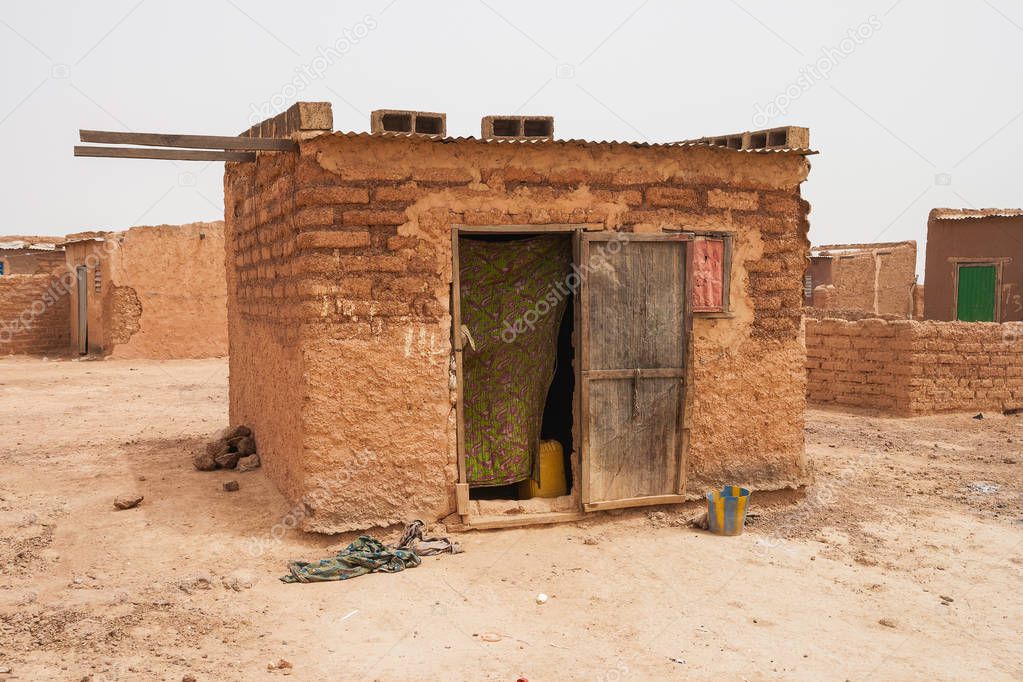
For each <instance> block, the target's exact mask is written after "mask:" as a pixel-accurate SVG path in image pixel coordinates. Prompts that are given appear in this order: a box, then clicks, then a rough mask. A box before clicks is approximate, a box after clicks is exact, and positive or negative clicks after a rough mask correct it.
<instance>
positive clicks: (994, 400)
mask: <svg viewBox="0 0 1023 682" xmlns="http://www.w3.org/2000/svg"><path fill="white" fill-rule="evenodd" d="M806 368H807V399H808V400H809V401H810V402H812V403H822V404H833V405H845V406H853V407H864V408H872V409H877V410H881V411H883V412H887V413H890V414H895V415H903V416H909V415H920V414H933V413H938V412H956V411H972V410H1004V409H1010V408H1018V407H1023V324H1019V323H1007V324H994V323H986V322H920V321H911V320H898V321H885V320H879V319H867V320H858V321H855V322H849V321H845V320H837V319H830V318H828V319H823V320H813V319H807V320H806Z"/></svg>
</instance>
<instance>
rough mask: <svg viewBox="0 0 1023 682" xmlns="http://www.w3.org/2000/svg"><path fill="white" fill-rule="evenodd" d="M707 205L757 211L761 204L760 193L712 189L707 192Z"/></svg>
mask: <svg viewBox="0 0 1023 682" xmlns="http://www.w3.org/2000/svg"><path fill="white" fill-rule="evenodd" d="M707 205H708V206H711V207H712V208H730V209H732V210H733V211H755V210H757V208H758V207H759V206H760V195H758V194H757V193H756V192H732V191H725V190H722V189H712V190H710V191H709V192H707Z"/></svg>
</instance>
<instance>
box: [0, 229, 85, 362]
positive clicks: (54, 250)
mask: <svg viewBox="0 0 1023 682" xmlns="http://www.w3.org/2000/svg"><path fill="white" fill-rule="evenodd" d="M59 241H60V240H59V239H58V238H54V237H20V236H12V237H0V355H12V354H26V355H54V354H63V353H64V352H65V350H66V348H67V344H68V332H69V328H68V316H69V314H70V308H69V303H68V298H67V287H66V285H65V281H64V280H63V279H62V278H61V272H62V270H63V266H64V251H63V249H62V248H61V247H60V246H59V245H58V242H59Z"/></svg>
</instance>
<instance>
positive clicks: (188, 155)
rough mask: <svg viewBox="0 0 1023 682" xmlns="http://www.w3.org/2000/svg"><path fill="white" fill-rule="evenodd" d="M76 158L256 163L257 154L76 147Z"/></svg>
mask: <svg viewBox="0 0 1023 682" xmlns="http://www.w3.org/2000/svg"><path fill="white" fill-rule="evenodd" d="M75 156H99V157H110V158H114V159H165V160H171V161H255V160H256V153H255V152H221V151H213V150H199V149H147V148H143V147H140V148H135V147H86V146H82V145H75Z"/></svg>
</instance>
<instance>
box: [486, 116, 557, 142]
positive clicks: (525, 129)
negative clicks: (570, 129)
mask: <svg viewBox="0 0 1023 682" xmlns="http://www.w3.org/2000/svg"><path fill="white" fill-rule="evenodd" d="M480 128H481V131H480V132H481V134H482V136H483V138H484V139H493V138H497V139H501V138H509V139H521V140H552V139H554V117H553V116H484V117H483V120H482V122H481V125H480Z"/></svg>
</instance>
